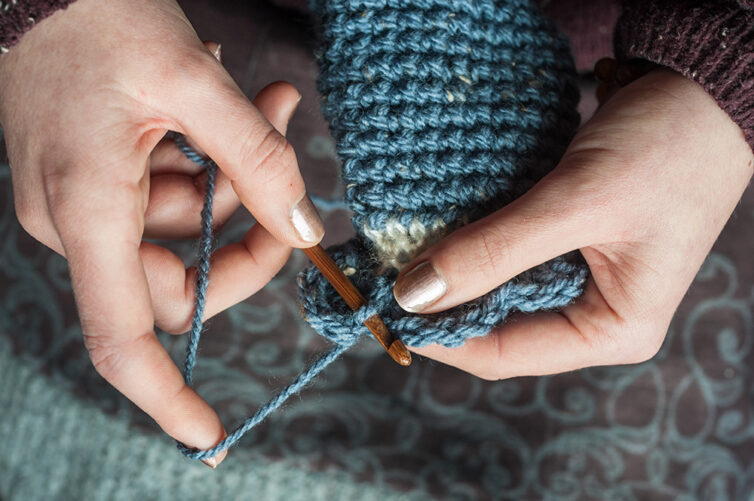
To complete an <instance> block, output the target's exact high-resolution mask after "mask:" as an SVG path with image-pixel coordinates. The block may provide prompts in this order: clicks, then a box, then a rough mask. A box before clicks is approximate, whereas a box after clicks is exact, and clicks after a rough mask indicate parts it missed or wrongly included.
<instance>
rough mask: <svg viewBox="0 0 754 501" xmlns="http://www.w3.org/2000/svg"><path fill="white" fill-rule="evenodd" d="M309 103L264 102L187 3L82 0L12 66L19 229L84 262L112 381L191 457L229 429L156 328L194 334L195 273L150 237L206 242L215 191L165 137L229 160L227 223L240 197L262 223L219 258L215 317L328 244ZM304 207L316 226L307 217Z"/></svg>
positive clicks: (9, 113)
mask: <svg viewBox="0 0 754 501" xmlns="http://www.w3.org/2000/svg"><path fill="white" fill-rule="evenodd" d="M299 99H300V96H299V94H298V92H297V91H296V90H295V89H294V88H293V87H292V86H290V85H288V84H284V83H279V84H273V85H272V86H269V87H267V88H266V89H264V90H263V91H262V92H261V93H260V94H259V95H258V96H257V98H256V99H255V101H254V104H252V103H250V102H249V101H248V100H247V99H246V97H245V96H244V95H243V93H242V92H241V91H240V89H239V88H238V87H237V86H236V85H235V83H234V82H233V80H232V79H231V77H230V76H229V75H228V73H227V72H226V71H225V70H224V69H223V68H222V66H221V65H220V64H219V63H218V61H217V60H216V59H215V58H214V57H213V54H212V53H211V52H210V51H209V50H207V49H206V48H205V46H204V45H203V44H202V42H201V41H200V40H199V39H198V38H197V35H196V33H195V32H194V30H193V29H192V27H191V24H190V23H189V21H188V20H187V19H186V17H185V16H184V14H183V12H182V11H181V9H180V7H179V6H178V5H177V4H176V2H175V1H174V0H78V1H77V2H75V3H73V4H72V5H71V6H69V7H68V8H67V9H65V10H61V11H58V12H57V13H55V14H54V15H52V16H51V17H49V18H48V19H45V20H44V21H42V22H41V23H40V24H39V26H37V27H35V28H34V29H32V30H31V31H30V32H29V33H27V34H26V35H25V36H24V37H23V38H22V39H21V41H20V42H19V44H18V45H17V46H15V47H13V48H12V49H11V50H10V52H9V53H8V54H5V55H4V56H2V58H0V123H2V126H3V130H4V132H5V141H6V144H7V147H8V157H9V161H10V164H11V174H12V180H13V191H14V198H15V205H16V212H17V215H18V218H19V220H20V222H21V224H22V225H23V227H24V228H25V229H26V230H27V231H28V232H29V233H30V234H31V235H32V236H33V237H34V238H36V239H37V240H39V241H40V242H42V243H44V244H45V245H47V246H48V247H50V248H51V249H53V250H54V251H56V252H58V253H60V254H61V255H63V256H64V257H65V258H66V259H67V260H68V265H69V268H70V274H71V281H72V285H73V290H74V294H75V297H76V304H77V307H78V310H79V316H80V319H81V325H82V330H83V333H84V341H85V344H86V347H87V349H88V350H89V354H90V357H91V359H92V362H93V363H94V366H95V368H96V369H97V371H98V372H99V373H100V374H101V375H102V376H103V377H104V378H105V379H106V380H107V381H109V382H110V383H111V384H112V385H113V386H114V387H115V388H117V389H118V390H119V391H120V392H122V393H123V394H124V395H125V396H126V397H127V398H129V399H130V400H132V401H133V402H134V403H135V404H136V405H138V406H139V407H140V408H141V409H143V410H144V411H145V412H146V413H148V414H149V415H150V416H151V417H152V418H153V419H154V420H155V421H156V422H157V423H158V424H159V425H160V426H161V427H162V429H163V430H165V432H167V433H168V434H169V435H171V436H172V437H174V438H175V439H177V440H179V441H181V442H183V443H184V444H186V445H188V446H193V447H197V448H200V449H205V448H209V447H212V446H214V445H215V444H216V443H217V442H219V441H220V440H221V439H222V438H223V437H224V436H225V430H224V428H223V425H222V423H221V422H220V419H219V417H218V416H217V414H216V413H215V411H214V410H213V409H212V408H211V407H210V406H209V405H208V404H207V402H205V401H204V400H203V399H202V398H201V397H200V396H199V395H197V394H196V393H195V392H194V391H193V390H192V389H191V388H189V387H188V386H187V385H186V384H185V383H184V380H183V377H182V375H181V372H180V371H179V369H178V368H177V367H176V365H175V364H174V363H173V361H172V360H171V358H170V356H169V355H168V353H167V352H166V350H165V349H164V347H163V346H162V345H161V344H160V343H159V341H158V339H157V337H156V336H155V333H154V325H155V324H156V325H158V326H159V327H161V328H163V329H165V330H167V331H169V332H174V333H178V332H184V331H185V330H187V329H188V325H189V321H190V317H191V313H192V311H193V300H194V281H195V270H194V269H193V268H192V269H189V270H186V269H184V266H183V262H182V261H181V260H180V259H179V258H178V256H176V255H174V254H172V253H171V252H170V251H168V250H167V249H165V248H163V247H159V246H157V245H154V244H151V243H148V242H143V241H142V237H143V236H145V235H146V236H150V237H156V238H159V237H163V238H164V237H188V236H193V235H196V234H198V232H199V223H200V211H201V206H202V198H203V197H202V191H203V188H201V186H203V184H202V183H201V182H197V180H196V179H195V178H194V176H193V175H196V176H200V175H201V174H200V173H198V172H197V170H196V168H195V167H194V166H192V165H190V162H187V161H186V160H185V159H180V156H178V155H173V153H175V152H172V153H171V152H170V151H169V147H168V146H167V145H166V144H165V143H160V141H161V139H162V138H163V136H164V135H165V133H166V131H167V130H173V131H177V132H180V133H183V134H186V135H187V136H190V137H191V138H192V139H193V141H194V142H195V143H196V144H197V145H198V146H199V147H200V148H201V149H202V150H203V151H205V152H206V153H207V154H208V155H209V156H210V157H212V158H213V159H214V160H215V161H216V162H217V163H218V166H219V167H220V171H221V172H219V173H218V179H217V192H216V196H215V222H216V225H220V224H222V222H223V221H225V220H227V218H228V217H230V215H231V214H232V213H233V212H234V210H235V209H236V208H237V207H238V204H239V199H240V202H241V203H243V204H244V205H245V206H246V208H247V209H249V211H250V212H251V213H252V214H253V215H254V217H255V218H256V219H257V220H258V221H259V223H261V224H260V225H255V226H253V227H252V228H251V230H249V232H248V233H247V234H246V236H245V237H244V239H243V242H240V243H237V244H231V245H229V246H227V247H225V248H222V249H220V250H218V251H217V252H216V253H215V254H214V255H213V267H212V273H211V280H210V286H209V290H208V299H207V307H206V313H205V318H207V317H209V316H212V315H213V314H216V313H217V312H219V311H222V310H223V309H225V308H227V307H229V306H231V305H232V304H235V303H237V302H239V301H241V300H243V299H245V298H246V297H248V296H249V295H251V294H253V293H254V292H256V291H257V290H258V289H260V288H261V287H262V286H264V284H265V283H267V282H268V281H269V280H270V279H271V278H272V277H273V276H274V274H275V273H276V272H277V271H278V270H279V269H280V268H281V267H282V266H283V264H284V263H285V261H286V259H287V257H288V255H289V253H290V247H309V246H312V245H314V244H316V243H317V242H318V241H319V240H320V239H321V238H322V235H323V233H324V229H323V227H322V222H321V220H320V219H319V216H318V215H317V214H316V210H314V209H313V206H311V205H309V204H310V201H309V199H308V197H307V196H306V192H305V187H304V182H303V180H302V178H301V174H300V172H299V170H298V166H297V163H296V157H295V154H294V152H293V149H292V148H291V146H290V144H288V142H287V141H286V140H285V138H284V136H283V134H285V129H286V126H287V122H288V119H289V118H290V116H291V115H292V113H293V111H294V109H295V107H296V104H297V103H298V100H299ZM276 129H277V130H276ZM171 155H172V156H171ZM170 158H172V160H169V159H170ZM187 174H188V175H187ZM197 185H198V186H199V188H197ZM150 186H151V188H150ZM299 200H303V201H304V203H303V205H299V206H298V207H302V206H303V207H304V208H305V209H307V210H305V211H304V212H305V213H306V214H308V216H309V217H308V219H307V218H301V217H296V218H292V217H291V215H292V214H295V215H298V216H300V212H295V211H293V208H294V206H295V205H296V203H297V202H298V201H299ZM292 211H293V212H292ZM294 220H295V221H296V222H297V223H298V226H297V227H298V228H299V230H298V231H297V227H296V226H294ZM302 221H304V227H303V230H304V231H303V233H302V232H301V229H302V223H301V222H302ZM307 221H308V228H307V226H306V222H307ZM302 234H303V238H302ZM224 456H225V453H224V452H223V453H221V454H218V455H217V456H216V457H215V458H212V459H214V460H215V462H216V463H219V462H220V461H221V460H222V459H223V457H224ZM205 462H209V463H211V462H212V461H205Z"/></svg>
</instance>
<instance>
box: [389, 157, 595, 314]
mask: <svg viewBox="0 0 754 501" xmlns="http://www.w3.org/2000/svg"><path fill="white" fill-rule="evenodd" d="M572 184H573V181H571V180H569V179H568V177H567V176H560V175H556V173H555V172H553V173H551V174H550V175H548V176H546V177H545V178H543V179H542V180H541V181H540V182H539V183H538V184H537V185H536V186H534V188H532V189H531V190H530V191H528V192H527V193H526V194H524V195H523V196H522V197H520V198H518V199H517V200H515V201H514V202H512V203H511V204H509V205H507V206H505V207H503V208H502V209H500V210H498V211H497V212H495V213H493V214H491V215H489V216H487V217H485V218H483V219H480V220H478V221H475V222H474V223H472V224H469V225H467V226H464V227H462V228H460V229H458V230H456V231H454V232H453V233H451V234H450V235H448V236H446V237H445V238H444V239H442V240H441V241H440V242H438V243H437V244H435V245H434V246H433V247H431V248H429V249H428V250H426V251H424V252H423V253H422V254H420V255H419V256H418V257H417V258H416V259H414V260H413V261H412V262H410V263H409V264H408V265H407V266H406V267H405V268H404V269H403V270H402V271H401V273H400V275H399V276H398V279H397V280H396V283H395V286H394V289H393V294H394V296H395V299H396V301H397V302H398V304H399V305H400V306H401V307H402V308H403V309H404V310H407V311H410V312H413V313H434V312H437V311H443V310H446V309H448V308H451V307H453V306H457V305H459V304H461V303H465V302H466V301H469V300H471V299H474V298H477V297H479V296H482V295H484V294H485V293H487V292H489V291H491V290H493V289H494V288H495V287H497V286H499V285H500V284H502V283H504V282H506V281H508V280H510V279H511V278H513V277H515V276H516V275H518V274H519V273H521V272H523V271H526V270H528V269H529V268H533V267H534V266H537V265H539V264H541V263H544V262H546V261H548V260H550V259H552V258H555V257H557V256H560V255H562V254H565V253H567V252H569V251H572V250H574V249H578V248H581V247H585V246H587V245H590V244H591V243H594V242H593V240H594V239H595V238H596V234H597V231H598V230H597V228H598V226H599V225H598V224H595V223H594V222H591V221H590V220H591V219H592V218H593V216H592V215H591V212H590V211H583V210H581V207H582V206H583V201H580V200H579V197H577V196H574V190H573V189H571V187H570V186H569V185H572Z"/></svg>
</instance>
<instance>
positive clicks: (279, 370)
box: [0, 0, 754, 500]
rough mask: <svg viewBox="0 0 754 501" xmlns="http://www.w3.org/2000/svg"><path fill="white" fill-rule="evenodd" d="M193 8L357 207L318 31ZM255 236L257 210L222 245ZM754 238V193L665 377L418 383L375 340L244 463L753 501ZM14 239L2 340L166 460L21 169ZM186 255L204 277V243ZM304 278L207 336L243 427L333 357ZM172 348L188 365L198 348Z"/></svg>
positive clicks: (442, 494) (201, 372)
mask: <svg viewBox="0 0 754 501" xmlns="http://www.w3.org/2000/svg"><path fill="white" fill-rule="evenodd" d="M182 4H183V6H184V8H185V9H186V11H187V14H188V16H189V18H190V19H191V20H192V22H194V23H195V26H196V28H197V30H198V31H199V34H200V36H201V37H202V38H204V39H212V40H218V41H220V42H222V44H223V56H224V62H225V65H226V67H227V68H228V69H229V70H230V71H231V73H232V74H233V76H234V77H235V78H236V80H237V82H238V83H239V85H240V86H241V88H242V89H243V90H244V91H245V92H246V93H247V94H249V95H250V96H253V94H254V93H255V92H256V91H258V90H259V89H260V88H261V87H263V86H264V85H265V84H266V83H268V82H270V81H273V80H279V79H285V80H288V81H291V82H293V83H294V84H295V85H297V87H298V88H299V89H300V90H301V91H302V93H303V96H304V99H303V101H302V103H301V105H300V107H299V110H298V112H297V114H296V116H295V117H294V119H293V121H292V123H291V126H290V128H289V139H290V140H291V142H292V143H293V145H294V147H295V149H296V151H297V154H298V157H299V163H300V165H301V167H302V171H303V175H304V178H305V179H306V181H307V184H308V186H309V189H310V191H311V192H312V193H313V194H315V195H318V196H321V197H325V198H328V199H335V198H337V197H338V196H340V195H341V193H342V187H341V186H340V184H339V181H338V175H337V172H338V169H337V161H336V159H335V157H334V153H333V145H332V141H331V139H330V138H329V136H328V134H327V128H326V125H325V124H324V123H323V121H322V119H321V117H320V114H319V104H318V98H317V95H316V92H315V90H314V78H315V64H314V62H313V59H312V56H311V46H312V43H311V30H310V28H309V26H308V24H307V22H308V21H307V19H306V18H305V17H303V16H302V15H301V14H297V13H294V12H287V11H283V10H275V9H273V8H270V7H268V6H264V5H255V4H253V3H251V2H244V1H237V2H211V1H210V0H192V1H190V2H183V3H182ZM588 108H589V103H586V104H585V108H584V109H585V110H588ZM586 113H589V111H586ZM4 163H5V164H7V162H6V161H4ZM323 215H324V216H325V224H326V227H327V228H328V235H327V237H326V240H325V243H326V244H330V243H335V242H339V241H342V240H344V239H345V238H346V237H347V236H349V235H350V234H351V232H352V229H351V227H350V221H349V219H348V214H346V213H344V212H343V211H339V210H335V211H331V210H324V211H323ZM196 217H197V218H198V217H199V215H198V214H197V215H196ZM251 223H252V220H251V218H250V216H249V215H248V214H247V213H246V212H245V211H243V210H241V211H239V213H238V214H237V215H236V216H234V218H233V219H232V221H231V222H230V223H229V224H228V225H227V226H226V227H225V228H224V229H223V231H222V233H221V234H220V235H218V245H222V244H225V243H228V242H231V241H234V240H237V239H239V238H240V237H241V236H242V235H243V233H244V232H245V231H246V230H247V229H248V227H249V225H250V224H251ZM752 228H754V193H753V192H752V190H748V192H747V193H746V195H745V196H744V199H743V201H742V203H741V204H740V205H739V207H738V209H737V211H736V213H735V214H734V216H733V218H732V219H731V220H730V222H729V223H728V225H727V227H726V229H725V230H724V232H723V234H722V236H721V238H720V239H719V241H718V242H717V244H716V246H715V247H714V249H713V251H712V253H711V254H710V256H709V258H708V259H707V261H706V262H705V264H704V266H703V268H702V269H701V271H700V272H699V274H698V276H697V278H696V281H695V282H694V284H693V286H692V288H691V290H690V291H689V293H688V294H687V297H686V298H685V300H684V301H683V303H682V305H681V307H680V309H679V311H678V314H677V315H676V317H675V319H674V321H673V323H672V325H671V327H670V331H669V333H668V337H667V340H666V342H665V344H664V346H663V348H662V350H661V352H660V353H659V354H658V355H657V356H656V357H655V358H654V359H653V360H652V361H650V362H647V363H644V364H640V365H634V366H626V367H601V368H592V369H587V370H582V371H578V372H574V373H570V374H563V375H559V376H554V377H541V378H518V379H513V380H509V381H501V382H485V381H481V380H479V379H476V378H474V377H472V376H469V375H467V374H464V373H461V372H459V371H457V370H455V369H451V368H448V367H445V366H442V365H440V364H437V363H435V362H432V361H430V360H426V359H421V358H420V357H415V358H417V359H418V360H416V361H415V363H414V365H412V366H411V367H410V368H408V369H404V368H401V367H399V366H397V365H396V364H395V363H394V362H392V361H391V360H390V359H389V358H388V357H386V356H385V355H384V354H383V353H382V350H381V348H380V347H379V346H378V345H377V344H376V343H374V342H372V341H371V340H368V339H364V340H362V342H361V343H360V344H359V345H358V346H357V347H356V348H355V349H354V350H352V351H350V352H349V353H348V354H347V355H346V356H345V357H343V359H341V360H340V361H338V362H337V363H335V364H334V365H333V366H332V367H331V369H329V370H328V371H327V373H326V375H325V376H324V377H323V378H320V379H319V380H318V381H317V383H316V384H315V385H313V386H312V387H310V388H309V389H307V390H306V391H304V393H303V394H302V395H301V397H300V398H298V399H294V400H293V401H292V402H291V403H290V404H288V405H287V406H286V407H285V408H284V410H283V411H282V412H278V413H276V414H274V415H273V416H272V417H271V418H270V419H269V420H268V421H267V422H266V423H265V424H263V425H262V426H260V427H259V428H257V429H256V430H254V432H252V433H250V434H249V435H247V437H245V439H244V440H243V441H242V442H241V445H240V446H238V447H236V448H234V449H233V450H232V451H231V453H230V455H229V457H228V459H227V461H233V457H234V456H249V457H256V456H265V457H267V458H272V459H275V458H288V459H295V460H296V461H297V462H298V463H299V464H300V465H301V467H302V468H306V469H314V470H320V471H340V472H345V473H347V474H349V475H351V476H352V477H353V478H355V479H357V480H359V481H364V482H369V483H373V484H378V485H384V486H386V487H391V488H394V489H397V490H400V491H406V492H414V493H418V494H424V495H426V497H427V498H428V499H433V498H438V499H596V500H603V499H621V500H623V499H625V500H629V499H637V500H638V499H642V500H644V499H649V500H655V499H656V500H661V499H688V500H691V499H709V500H713V499H714V500H718V499H754V497H752V495H751V493H752V492H754V407H753V406H752V401H753V400H752V397H754V385H753V384H752V379H753V377H754V374H752V367H754V355H753V354H752V343H754V318H753V312H754V263H753V262H752V260H751V256H752V255H753V254H754V252H753V251H754V235H752ZM0 235H1V236H2V237H1V238H0V245H1V246H2V249H1V250H0V336H3V337H4V338H7V339H9V340H10V342H11V344H12V346H13V347H14V349H15V351H16V352H17V353H23V354H24V355H27V356H33V357H35V358H37V359H39V360H40V361H42V362H43V364H42V366H43V367H44V368H45V372H46V373H47V374H49V375H52V376H54V377H55V378H56V379H59V380H61V381H65V382H66V385H67V386H68V387H69V388H70V389H71V391H72V392H73V394H75V395H76V396H77V397H79V398H82V399H87V400H89V401H92V402H94V403H96V405H98V406H99V407H100V408H101V409H102V411H103V412H106V413H109V414H119V415H125V416H128V417H129V418H130V420H131V422H132V425H133V426H134V427H136V428H138V429H141V430H148V431H149V433H152V434H153V436H154V440H165V441H168V440H169V439H168V438H167V437H166V436H165V435H164V434H162V433H161V432H160V430H159V429H158V428H157V427H156V425H155V424H154V423H153V422H152V421H151V420H149V419H148V418H147V417H146V416H144V415H143V414H142V413H141V412H140V411H139V410H138V409H136V408H135V407H133V406H132V405H131V404H130V403H128V402H127V401H126V400H125V399H124V398H122V397H121V396H120V395H119V394H118V393H117V392H115V391H114V390H113V389H111V388H110V387H109V386H108V385H107V384H106V383H105V382H104V381H103V380H102V379H101V378H100V377H99V376H98V375H97V374H96V372H95V371H94V369H93V368H92V367H91V364H90V362H89V360H88V357H87V355H86V352H85V350H84V348H83V345H82V341H81V331H80V326H79V323H78V319H77V316H76V311H75V307H74V302H73V297H72V294H71V288H70V282H69V279H68V275H67V267H66V262H65V260H64V259H62V258H61V257H59V256H57V255H56V254H54V253H52V252H51V251H49V250H48V249H46V248H44V247H43V246H41V245H40V244H38V243H37V242H35V241H34V240H33V239H31V237H29V236H28V235H27V234H26V233H25V232H24V231H23V229H22V228H21V227H20V225H19V224H18V222H17V220H16V217H15V214H14V212H13V202H12V191H11V183H10V175H9V170H8V168H7V165H3V166H2V168H0ZM168 245H170V246H171V248H173V249H175V250H177V251H179V252H180V253H181V254H182V255H184V256H185V257H186V259H187V261H190V260H191V257H192V255H193V242H173V243H170V244H168ZM305 263H306V259H305V256H304V255H303V253H301V252H298V251H297V252H295V253H294V254H293V256H292V258H291V260H290V262H289V263H288V264H287V265H286V267H285V268H284V269H283V270H282V272H281V273H280V274H279V275H278V276H277V277H276V278H275V279H274V280H273V281H272V282H271V283H270V284H269V285H268V286H267V287H266V288H265V289H264V290H263V291H261V292H260V293H258V294H257V295H256V296H254V297H252V298H250V299H249V300H247V301H245V302H244V303H242V304H239V305H237V306H236V307H234V308H231V309H230V310H228V311H227V312H225V313H224V314H222V315H220V316H218V317H216V318H215V319H213V320H211V321H210V322H209V323H208V325H207V330H206V334H205V335H204V337H203V338H202V345H201V346H200V359H199V363H198V368H197V372H196V380H197V384H196V388H197V390H198V391H199V392H200V394H202V395H203V396H204V397H205V398H206V399H207V400H208V401H209V402H210V403H211V404H212V405H213V406H214V407H215V408H216V409H217V410H218V411H219V413H220V415H221V417H222V418H223V420H224V422H225V424H226V426H227V427H228V428H232V427H234V426H235V425H236V424H237V423H238V422H240V421H241V420H242V419H243V418H244V417H246V416H247V415H248V414H250V413H251V412H253V410H254V409H256V407H257V406H258V405H260V404H261V403H263V402H264V401H266V400H267V398H268V397H269V396H270V395H271V394H272V393H273V392H274V391H276V390H277V389H279V388H280V387H281V386H282V385H284V384H285V383H286V382H287V381H288V380H289V379H290V378H291V377H292V376H294V375H295V374H297V373H298V372H299V371H300V370H301V368H303V367H304V365H305V364H306V363H307V362H308V361H310V360H311V359H312V358H313V357H314V356H315V355H316V354H317V353H319V352H320V351H322V350H323V349H324V348H326V346H327V343H326V342H325V341H323V340H322V339H320V338H319V336H317V335H316V334H315V333H314V332H313V331H311V330H310V329H309V328H308V327H307V326H306V325H305V323H304V322H303V321H302V320H301V318H300V317H299V313H298V308H297V305H296V303H295V300H294V298H295V283H294V279H295V275H296V273H297V272H298V270H300V269H301V268H302V267H303V266H304V264H305ZM123 292H124V294H125V293H127V291H123ZM160 336H161V339H162V340H163V341H164V343H165V345H166V346H167V347H168V349H169V350H170V352H171V354H172V355H173V357H174V359H175V360H177V361H178V362H179V363H181V361H182V356H183V353H184V346H185V344H184V343H185V338H184V337H182V336H169V335H166V334H160ZM176 454H178V452H177V451H176ZM71 460H72V461H75V460H76V458H71ZM217 474H218V476H221V475H222V467H221V468H220V469H218V471H217Z"/></svg>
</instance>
